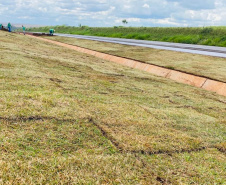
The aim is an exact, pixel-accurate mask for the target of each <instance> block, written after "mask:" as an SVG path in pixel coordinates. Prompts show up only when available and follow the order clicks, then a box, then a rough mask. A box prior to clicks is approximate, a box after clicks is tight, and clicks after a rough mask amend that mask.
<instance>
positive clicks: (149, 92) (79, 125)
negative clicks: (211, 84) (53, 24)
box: [0, 32, 226, 184]
mask: <svg viewBox="0 0 226 185" xmlns="http://www.w3.org/2000/svg"><path fill="white" fill-rule="evenodd" d="M0 39H1V41H2V42H1V43H0V48H3V47H4V48H7V52H5V51H3V50H0V55H1V58H2V61H4V62H5V63H7V64H10V65H11V67H10V68H8V67H4V66H3V67H1V68H0V169H1V170H0V183H2V184H57V183H59V182H60V183H62V184H150V183H151V184H163V183H165V184H170V183H171V184H181V183H184V184H190V183H196V184H208V183H210V184H224V177H225V174H224V170H225V163H223V161H225V154H224V153H223V152H221V151H219V150H218V149H217V146H216V145H217V144H219V143H224V141H225V117H226V107H225V102H226V99H225V97H222V96H219V95H216V94H214V93H211V92H206V91H204V90H202V89H198V88H195V87H190V86H186V85H182V84H178V83H174V82H172V81H170V80H168V79H164V78H159V77H156V76H153V75H151V74H148V73H145V72H141V71H139V70H134V69H130V68H126V67H123V66H121V65H118V64H114V63H111V62H108V61H105V60H101V59H98V58H95V57H93V56H89V55H85V54H81V53H79V52H75V51H73V50H70V49H66V48H63V47H59V46H55V45H52V44H48V43H45V42H42V41H39V40H36V39H35V38H30V37H26V36H23V35H16V34H15V35H14V34H10V33H7V32H0ZM12 39H14V40H15V39H16V40H17V42H16V43H15V42H11V40H12ZM31 43H32V44H31Z"/></svg>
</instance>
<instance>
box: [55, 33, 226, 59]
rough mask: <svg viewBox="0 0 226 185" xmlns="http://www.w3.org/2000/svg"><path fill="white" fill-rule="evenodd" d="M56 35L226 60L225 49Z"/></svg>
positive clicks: (63, 35) (57, 34) (64, 35)
mask: <svg viewBox="0 0 226 185" xmlns="http://www.w3.org/2000/svg"><path fill="white" fill-rule="evenodd" d="M54 35H56V36H60V37H69V38H77V39H86V40H94V41H100V42H108V43H116V44H123V45H130V46H140V47H146V48H154V49H162V50H170V51H178V52H185V53H193V54H200V55H207V56H214V57H222V58H226V48H225V47H216V46H204V45H195V44H180V43H170V42H159V41H146V40H134V39H121V38H109V37H97V36H86V35H72V34H61V33H56V34H54Z"/></svg>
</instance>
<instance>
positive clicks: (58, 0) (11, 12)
mask: <svg viewBox="0 0 226 185" xmlns="http://www.w3.org/2000/svg"><path fill="white" fill-rule="evenodd" d="M123 19H126V20H127V21H128V22H129V24H128V26H210V25H226V0H0V21H1V22H4V23H5V22H9V21H10V22H12V23H23V24H35V25H62V24H66V25H71V26H78V25H79V24H82V25H88V26H115V25H122V20H123Z"/></svg>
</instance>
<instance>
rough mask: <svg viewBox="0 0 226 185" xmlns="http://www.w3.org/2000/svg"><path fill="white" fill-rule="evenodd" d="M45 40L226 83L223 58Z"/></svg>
mask: <svg viewBox="0 0 226 185" xmlns="http://www.w3.org/2000/svg"><path fill="white" fill-rule="evenodd" d="M47 39H52V40H56V41H60V42H64V43H68V44H72V45H77V46H81V47H85V48H88V49H92V50H97V51H100V52H103V53H108V54H112V55H117V56H122V57H127V58H132V59H135V60H139V61H143V62H146V63H150V64H155V65H159V66H163V67H166V68H168V69H174V70H180V71H184V72H188V73H191V74H195V75H198V76H205V77H207V78H212V79H215V80H220V81H223V82H226V75H225V74H226V59H224V58H218V57H210V56H202V55H195V54H188V53H181V52H174V51H166V50H157V49H151V48H144V47H134V46H125V45H121V44H113V43H105V42H98V41H90V40H83V39H75V38H66V37H47Z"/></svg>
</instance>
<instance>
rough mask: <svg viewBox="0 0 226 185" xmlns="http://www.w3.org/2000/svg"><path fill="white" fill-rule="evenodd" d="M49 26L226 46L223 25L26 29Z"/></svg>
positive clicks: (71, 31) (82, 32)
mask: <svg viewBox="0 0 226 185" xmlns="http://www.w3.org/2000/svg"><path fill="white" fill-rule="evenodd" d="M50 28H54V29H55V30H56V32H58V33H69V34H79V35H93V36H104V37H115V38H127V39H139V40H152V41H164V42H176V43H185V44H200V45H209V46H220V47H226V36H225V35H226V27H225V26H221V27H197V28H195V27H194V28H192V27H187V28H184V27H182V28H180V27H175V28H174V27H168V28H161V27H88V26H82V27H70V26H54V27H49V26H46V27H40V28H30V29H28V31H36V32H48V31H49V29H50Z"/></svg>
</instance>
